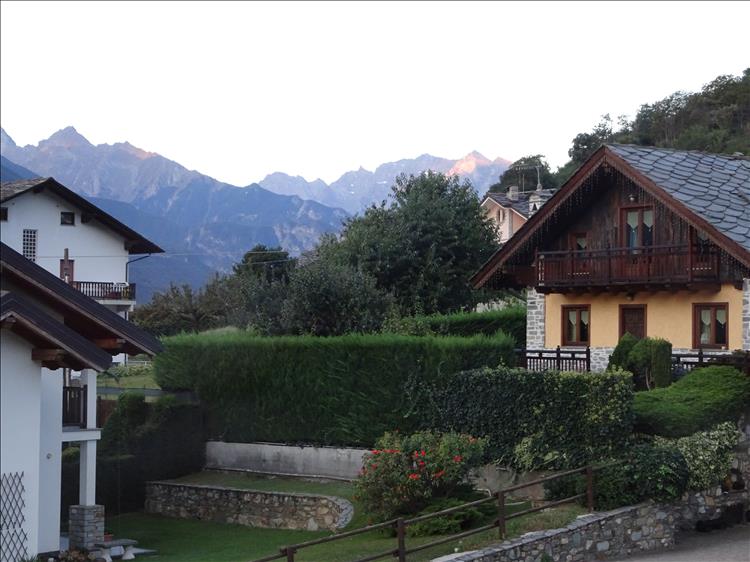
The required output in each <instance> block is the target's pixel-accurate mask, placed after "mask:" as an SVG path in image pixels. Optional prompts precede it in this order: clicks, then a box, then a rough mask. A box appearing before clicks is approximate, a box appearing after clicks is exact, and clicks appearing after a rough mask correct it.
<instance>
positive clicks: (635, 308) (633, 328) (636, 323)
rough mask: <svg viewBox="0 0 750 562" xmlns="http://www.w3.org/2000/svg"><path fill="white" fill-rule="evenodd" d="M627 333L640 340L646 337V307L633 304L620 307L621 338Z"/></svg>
mask: <svg viewBox="0 0 750 562" xmlns="http://www.w3.org/2000/svg"><path fill="white" fill-rule="evenodd" d="M625 332H630V334H631V335H633V336H635V337H636V338H638V339H641V338H645V337H646V305H645V304H632V305H621V306H620V337H622V336H623V334H624V333H625Z"/></svg>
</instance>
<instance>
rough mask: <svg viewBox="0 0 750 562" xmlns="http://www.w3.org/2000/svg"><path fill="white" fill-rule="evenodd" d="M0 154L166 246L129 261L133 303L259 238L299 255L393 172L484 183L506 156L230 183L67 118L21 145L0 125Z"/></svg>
mask: <svg viewBox="0 0 750 562" xmlns="http://www.w3.org/2000/svg"><path fill="white" fill-rule="evenodd" d="M0 154H1V155H2V181H11V180H14V179H19V178H24V177H36V176H53V177H55V179H57V180H58V181H60V182H61V183H63V184H64V185H66V186H68V187H69V188H70V189H73V190H74V191H76V192H77V193H79V194H81V195H83V196H84V197H87V198H88V199H90V200H91V201H92V202H93V203H95V204H96V205H98V206H100V207H101V208H102V209H104V210H105V211H106V212H108V213H110V214H112V215H113V216H115V217H116V218H117V219H119V220H121V221H122V222H124V223H125V224H128V225H129V226H131V227H132V228H134V229H135V230H137V231H138V232H140V233H142V234H143V235H144V236H146V237H147V238H150V239H152V240H153V241H154V242H156V243H157V244H159V245H160V246H161V247H162V248H164V249H165V250H166V253H165V254H164V255H158V256H152V257H151V258H149V259H147V260H142V261H139V262H136V263H134V264H133V266H132V269H131V276H132V279H133V281H135V282H136V283H137V284H138V285H139V287H138V293H139V301H140V302H146V301H148V300H150V298H151V295H152V294H153V292H154V291H161V290H164V289H166V288H167V287H168V286H169V284H170V283H176V284H183V283H187V284H189V285H191V286H193V287H198V286H200V285H202V284H204V283H205V281H206V280H207V279H208V278H209V277H210V276H211V275H213V274H214V273H215V272H217V271H220V272H221V271H227V270H228V269H229V268H230V267H231V265H232V264H233V263H235V262H236V261H238V260H239V259H240V258H241V257H242V255H243V253H244V252H245V251H247V250H248V249H250V248H251V247H252V246H254V245H255V244H258V243H262V244H266V245H268V246H282V247H283V248H284V249H286V250H288V251H290V253H292V254H293V255H298V254H299V253H301V252H303V251H305V250H307V249H310V248H312V247H313V246H314V245H315V243H316V242H317V240H318V239H319V237H320V236H321V235H322V234H323V233H326V232H338V231H340V229H341V226H342V223H343V221H344V220H345V219H346V218H347V217H349V216H350V215H351V214H353V213H356V212H360V211H362V209H364V208H365V207H367V206H369V205H370V204H372V203H377V202H380V201H381V200H384V199H385V198H386V197H387V194H388V192H389V191H390V187H391V185H392V184H393V182H394V179H395V177H396V176H397V175H398V174H400V173H406V174H416V173H419V172H421V171H423V170H426V169H432V170H435V171H440V172H445V173H456V174H459V175H461V176H462V177H467V178H469V179H470V180H471V181H472V184H473V185H474V186H475V188H476V189H477V190H479V191H484V190H486V188H487V187H488V186H489V185H491V184H492V183H494V182H496V181H497V179H498V177H499V175H500V174H502V172H503V171H504V170H505V169H506V168H507V166H508V165H509V163H508V161H506V160H503V159H496V160H494V161H491V160H489V159H487V158H485V157H484V156H482V155H481V154H479V153H477V152H472V153H470V154H469V155H467V156H466V157H465V158H462V159H459V160H449V159H445V158H438V157H434V156H430V155H427V154H425V155H422V156H420V157H418V158H414V159H408V160H400V161H398V162H391V163H386V164H382V165H381V166H378V167H377V168H376V170H375V171H374V172H370V171H367V170H364V169H362V168H360V169H359V170H356V171H351V172H347V173H345V174H343V175H342V176H341V177H340V178H339V179H338V180H336V181H335V182H333V183H331V184H330V185H327V184H326V183H325V182H323V181H322V180H315V181H312V182H308V181H306V180H305V179H304V178H301V177H299V176H297V177H293V176H289V175H287V174H284V173H281V172H277V173H273V174H270V175H268V176H266V177H265V178H264V179H263V180H261V181H260V182H258V183H253V184H250V185H248V186H244V187H238V186H233V185H230V184H227V183H224V182H220V181H218V180H216V179H214V178H211V177H209V176H206V175H204V174H201V173H199V172H197V171H194V170H188V169H187V168H185V167H184V166H182V165H180V164H178V163H177V162H174V161H172V160H169V159H167V158H165V157H163V156H161V155H159V154H157V153H154V152H148V151H145V150H142V149H140V148H137V147H135V146H133V145H131V144H130V143H127V142H122V143H115V144H99V145H94V144H92V143H90V142H89V141H88V140H87V139H86V138H85V137H84V136H83V135H81V134H80V133H78V131H76V130H75V129H74V128H73V127H67V128H65V129H62V130H60V131H57V132H56V133H54V134H53V135H52V136H50V137H49V138H48V139H46V140H43V141H40V142H39V143H38V144H37V145H26V146H18V145H17V144H16V143H15V142H14V141H13V139H12V138H11V137H10V136H9V135H8V134H7V133H6V132H5V130H3V129H0Z"/></svg>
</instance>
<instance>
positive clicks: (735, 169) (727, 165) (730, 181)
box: [607, 144, 750, 250]
mask: <svg viewBox="0 0 750 562" xmlns="http://www.w3.org/2000/svg"><path fill="white" fill-rule="evenodd" d="M607 148H609V149H610V150H611V151H612V152H613V153H614V154H615V155H617V156H619V157H620V158H622V159H623V160H625V162H627V163H628V164H629V165H631V166H632V167H633V168H635V169H636V170H638V171H639V172H641V173H642V174H643V175H645V176H646V177H648V178H649V179H650V180H651V181H653V182H654V183H655V184H656V185H658V186H659V187H660V188H661V189H663V190H664V191H665V192H667V193H668V194H669V195H670V196H672V197H674V198H675V199H676V200H678V201H680V202H681V203H682V204H684V205H685V206H686V207H687V208H688V209H690V210H691V211H693V212H694V213H696V214H698V215H700V216H702V217H703V218H704V219H705V220H706V221H708V222H709V223H710V224H711V225H712V226H714V227H716V229H717V230H719V231H721V232H722V233H723V234H724V235H726V236H727V237H728V238H731V239H732V240H734V241H735V242H737V243H738V244H740V245H741V246H743V247H744V248H745V249H747V250H750V158H748V157H747V156H730V155H726V154H709V153H706V152H696V151H683V150H672V149H668V148H654V147H649V146H635V145H628V144H608V145H607Z"/></svg>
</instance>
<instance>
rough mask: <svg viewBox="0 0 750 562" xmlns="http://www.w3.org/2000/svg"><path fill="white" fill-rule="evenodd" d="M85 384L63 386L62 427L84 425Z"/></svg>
mask: <svg viewBox="0 0 750 562" xmlns="http://www.w3.org/2000/svg"><path fill="white" fill-rule="evenodd" d="M86 389H87V387H86V385H84V386H63V394H62V397H63V406H62V423H63V427H86Z"/></svg>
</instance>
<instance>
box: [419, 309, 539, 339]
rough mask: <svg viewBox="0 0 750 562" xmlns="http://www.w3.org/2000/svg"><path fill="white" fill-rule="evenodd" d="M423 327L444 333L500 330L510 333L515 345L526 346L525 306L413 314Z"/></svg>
mask: <svg viewBox="0 0 750 562" xmlns="http://www.w3.org/2000/svg"><path fill="white" fill-rule="evenodd" d="M415 319H416V320H417V322H424V323H425V324H426V325H427V328H428V329H429V330H430V331H431V332H433V333H435V334H439V335H445V336H475V335H479V334H481V335H485V336H491V335H493V334H496V333H497V332H504V333H506V334H509V335H511V336H513V339H514V340H515V342H516V345H517V346H518V347H525V346H526V308H525V307H523V306H510V307H508V308H502V309H500V310H491V311H487V312H461V313H457V314H434V315H430V316H416V317H415Z"/></svg>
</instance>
